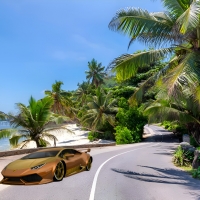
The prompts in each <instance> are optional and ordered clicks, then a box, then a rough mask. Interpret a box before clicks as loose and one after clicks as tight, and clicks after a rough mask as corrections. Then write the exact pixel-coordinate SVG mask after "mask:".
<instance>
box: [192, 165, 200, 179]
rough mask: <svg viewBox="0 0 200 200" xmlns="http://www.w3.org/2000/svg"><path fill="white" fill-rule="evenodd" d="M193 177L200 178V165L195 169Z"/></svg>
mask: <svg viewBox="0 0 200 200" xmlns="http://www.w3.org/2000/svg"><path fill="white" fill-rule="evenodd" d="M192 177H193V178H200V167H198V169H194V170H193V172H192Z"/></svg>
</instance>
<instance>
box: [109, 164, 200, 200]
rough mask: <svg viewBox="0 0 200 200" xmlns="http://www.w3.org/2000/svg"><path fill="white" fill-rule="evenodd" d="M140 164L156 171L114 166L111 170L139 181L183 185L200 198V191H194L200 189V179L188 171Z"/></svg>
mask: <svg viewBox="0 0 200 200" xmlns="http://www.w3.org/2000/svg"><path fill="white" fill-rule="evenodd" d="M138 166H140V167H143V168H146V169H147V168H148V169H150V170H154V171H153V172H152V173H147V172H142V173H138V172H134V171H127V170H123V169H115V168H112V169H111V170H112V171H114V172H117V173H120V174H123V175H124V176H125V177H127V178H132V179H135V180H139V181H144V182H154V183H164V184H178V185H183V186H185V187H188V188H189V189H190V190H191V194H192V195H195V198H198V199H200V193H199V192H198V193H195V192H194V191H199V190H200V180H199V179H194V178H192V177H191V176H190V175H189V174H187V173H186V172H184V171H181V170H179V169H173V168H165V169H162V168H157V167H151V166H141V165H138ZM146 169H145V171H146Z"/></svg>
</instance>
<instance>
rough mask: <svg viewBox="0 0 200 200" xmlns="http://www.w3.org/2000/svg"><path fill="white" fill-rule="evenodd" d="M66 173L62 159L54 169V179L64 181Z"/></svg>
mask: <svg viewBox="0 0 200 200" xmlns="http://www.w3.org/2000/svg"><path fill="white" fill-rule="evenodd" d="M64 175H65V167H64V164H63V162H62V161H60V162H59V163H58V164H57V165H56V168H55V171H54V177H53V179H54V181H62V180H63V177H64Z"/></svg>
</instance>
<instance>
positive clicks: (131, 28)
mask: <svg viewBox="0 0 200 200" xmlns="http://www.w3.org/2000/svg"><path fill="white" fill-rule="evenodd" d="M161 1H162V2H163V5H164V7H165V9H166V10H167V11H166V12H153V13H150V12H148V11H147V10H142V9H136V8H127V9H122V10H120V11H118V12H117V13H116V15H115V16H114V17H113V19H112V20H111V22H110V23H109V28H110V29H111V30H114V31H118V32H122V33H124V34H126V35H128V37H130V42H129V46H130V45H132V44H133V42H134V41H135V40H138V41H139V42H142V43H144V44H145V45H147V46H151V47H154V48H157V49H152V50H149V51H146V52H140V53H136V54H124V55H121V56H119V57H118V58H116V59H114V60H113V61H112V62H111V64H110V66H109V67H110V69H112V70H113V71H114V72H116V76H117V78H118V79H119V80H126V79H129V78H130V77H132V76H135V75H136V73H137V71H138V68H142V67H145V66H146V65H147V64H151V63H152V62H155V61H156V60H159V59H160V58H166V57H167V56H169V55H170V54H171V55H173V57H172V58H171V59H170V61H169V64H168V65H167V66H165V67H164V68H163V69H161V71H159V72H157V73H155V74H154V75H153V76H151V77H150V78H149V79H147V80H146V81H145V82H144V83H143V84H142V85H141V86H140V88H139V89H138V90H137V91H136V92H135V93H134V94H133V96H132V98H131V99H130V102H131V103H134V102H135V101H137V102H138V101H139V102H140V101H142V97H143V95H144V93H145V91H146V90H147V89H148V88H149V87H152V85H154V84H155V82H157V81H158V80H160V79H161V78H162V81H163V83H164V85H165V86H166V87H167V89H168V95H170V96H176V94H177V91H179V90H181V89H182V87H183V86H188V87H190V88H192V89H194V90H195V88H196V86H197V85H199V81H200V64H199V63H200V1H198V0H161ZM162 75H164V77H162Z"/></svg>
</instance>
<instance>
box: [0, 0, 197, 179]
mask: <svg viewBox="0 0 200 200" xmlns="http://www.w3.org/2000/svg"><path fill="white" fill-rule="evenodd" d="M161 1H162V3H163V5H164V8H165V11H164V12H155V13H151V12H148V11H147V10H143V9H140V8H137V9H136V8H126V9H121V10H119V11H118V12H117V13H116V14H115V16H113V18H112V19H111V21H110V23H109V29H110V30H112V31H116V32H119V33H123V34H125V35H126V36H128V37H129V38H130V42H129V44H128V48H129V47H131V46H132V45H133V44H134V42H135V41H139V42H141V43H142V44H145V45H146V46H147V48H146V49H144V50H139V51H136V52H133V53H132V54H123V55H119V56H118V57H117V58H113V60H112V61H111V63H110V64H109V66H107V67H105V66H103V65H102V63H101V62H98V61H97V60H95V59H94V58H93V59H92V60H91V61H89V62H88V70H87V71H86V72H85V75H86V77H85V78H86V80H85V81H83V82H82V83H78V84H77V89H76V90H75V91H65V90H63V89H62V86H63V85H64V83H63V82H62V81H55V83H53V84H52V88H51V89H50V90H46V91H45V97H44V98H43V99H41V100H38V101H36V100H35V99H34V98H32V97H31V99H30V101H29V105H28V106H25V105H24V104H20V103H18V104H17V106H18V108H19V111H20V112H19V114H17V115H11V114H5V113H2V112H0V117H1V119H3V118H5V119H8V120H10V122H11V124H13V125H14V128H16V127H23V130H20V131H19V130H18V133H19V132H21V133H22V134H21V135H15V134H13V132H12V131H10V132H9V131H7V130H1V131H0V139H1V138H5V137H9V138H10V143H11V144H12V145H14V144H15V145H16V144H17V142H18V140H19V138H20V137H25V138H26V139H25V142H29V141H30V140H35V141H36V143H37V146H38V147H39V146H46V145H47V143H48V142H47V141H46V140H45V139H44V138H43V136H44V134H46V135H45V136H47V137H51V138H52V139H53V140H54V141H55V140H56V138H55V137H52V136H51V135H48V133H47V131H46V128H47V127H48V124H49V123H50V122H52V121H57V122H59V121H60V122H61V121H62V120H61V119H65V120H66V119H67V120H71V121H74V122H75V123H77V124H79V125H81V126H82V127H84V129H86V130H89V133H88V138H89V139H90V140H91V141H93V140H98V139H107V140H115V141H116V143H117V144H130V143H136V142H140V141H142V134H143V127H144V125H145V124H147V123H149V124H150V123H161V125H162V126H164V127H165V128H166V129H168V130H170V131H172V132H174V133H175V134H176V135H177V136H178V137H179V138H182V134H185V133H186V134H189V136H190V141H191V144H192V145H193V146H194V147H196V148H198V147H199V146H200V2H199V1H195V0H193V1H191V0H184V1H183V0H161ZM113 34H114V33H113ZM180 140H181V139H180ZM193 159H194V156H193V155H192V154H191V153H188V152H186V151H184V150H183V149H181V148H178V149H177V150H176V152H175V154H174V163H175V164H176V165H178V166H182V167H190V166H191V162H192V160H193ZM199 171H200V169H199V168H198V169H195V170H193V171H192V174H193V176H194V177H198V178H199V176H200V175H199V174H200V173H199Z"/></svg>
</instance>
